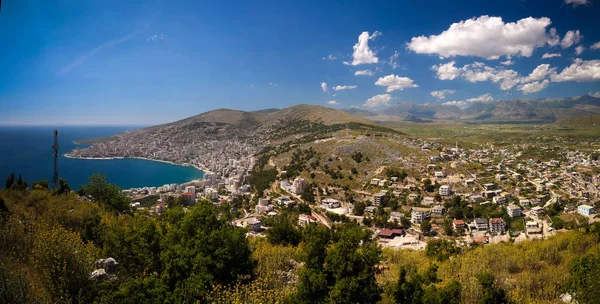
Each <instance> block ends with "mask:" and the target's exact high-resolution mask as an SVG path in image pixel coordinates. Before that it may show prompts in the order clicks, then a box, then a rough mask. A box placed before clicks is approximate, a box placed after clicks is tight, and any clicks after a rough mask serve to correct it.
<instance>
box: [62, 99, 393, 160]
mask: <svg viewBox="0 0 600 304" xmlns="http://www.w3.org/2000/svg"><path fill="white" fill-rule="evenodd" d="M342 129H355V130H358V129H365V130H372V131H373V130H377V131H385V132H391V133H396V134H397V133H398V132H397V131H393V130H391V129H386V128H383V127H379V126H376V125H375V124H374V123H373V122H371V121H369V120H366V119H364V118H361V117H358V116H354V115H352V114H348V113H345V112H343V111H340V110H336V109H331V108H326V107H321V106H310V105H298V106H293V107H289V108H286V109H282V110H275V109H268V110H265V111H256V112H244V111H237V110H230V109H218V110H214V111H210V112H206V113H202V114H199V115H196V116H192V117H188V118H185V119H182V120H179V121H175V122H171V123H167V124H163V125H158V126H152V127H148V128H143V129H139V130H135V131H130V132H126V133H122V134H118V135H115V136H112V137H109V138H101V139H95V140H94V139H93V140H89V141H87V142H86V143H91V144H93V145H92V146H90V147H88V148H84V149H76V150H73V151H71V152H70V153H68V154H67V156H69V157H76V158H111V157H137V158H148V159H154V160H162V161H169V162H173V163H177V164H190V165H194V166H197V167H201V168H208V169H209V170H219V168H221V167H222V166H225V165H226V164H228V163H229V160H230V159H236V160H239V161H246V162H248V163H251V162H252V161H251V157H252V156H253V155H255V154H257V153H258V152H259V151H262V150H263V149H264V148H265V147H268V146H270V145H279V144H282V143H284V142H286V141H289V140H296V139H298V138H304V140H305V141H306V140H310V139H311V138H315V139H317V138H321V137H326V134H328V133H331V132H335V131H339V130H342Z"/></svg>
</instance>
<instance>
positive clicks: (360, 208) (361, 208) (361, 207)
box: [352, 202, 367, 216]
mask: <svg viewBox="0 0 600 304" xmlns="http://www.w3.org/2000/svg"><path fill="white" fill-rule="evenodd" d="M366 207H367V206H366V205H365V203H363V202H356V204H354V209H353V210H352V213H354V215H358V216H362V215H363V214H365V208H366Z"/></svg>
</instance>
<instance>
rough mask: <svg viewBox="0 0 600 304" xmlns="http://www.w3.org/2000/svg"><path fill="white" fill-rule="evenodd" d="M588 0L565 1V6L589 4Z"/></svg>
mask: <svg viewBox="0 0 600 304" xmlns="http://www.w3.org/2000/svg"><path fill="white" fill-rule="evenodd" d="M589 3H590V0H565V4H573V7H577V6H579V5H586V4H589Z"/></svg>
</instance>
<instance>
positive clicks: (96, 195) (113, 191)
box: [63, 174, 131, 211]
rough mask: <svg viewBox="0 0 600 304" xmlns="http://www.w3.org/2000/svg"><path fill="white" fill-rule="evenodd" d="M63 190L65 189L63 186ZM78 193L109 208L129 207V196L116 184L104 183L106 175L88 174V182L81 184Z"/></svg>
mask: <svg viewBox="0 0 600 304" xmlns="http://www.w3.org/2000/svg"><path fill="white" fill-rule="evenodd" d="M63 190H66V189H65V188H63ZM80 195H83V196H87V197H89V198H91V200H92V201H94V202H97V203H99V204H101V205H103V206H105V207H106V208H108V209H110V210H115V211H126V210H130V209H131V208H130V206H129V204H130V200H129V198H127V196H125V194H123V192H122V191H121V188H119V187H118V186H117V185H114V184H108V183H106V175H102V174H94V175H92V176H90V177H89V182H88V184H86V185H83V186H81V190H80Z"/></svg>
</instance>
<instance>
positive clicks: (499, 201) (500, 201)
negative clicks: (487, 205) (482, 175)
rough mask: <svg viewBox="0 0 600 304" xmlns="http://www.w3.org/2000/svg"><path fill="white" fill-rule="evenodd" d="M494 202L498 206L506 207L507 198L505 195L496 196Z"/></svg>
mask: <svg viewBox="0 0 600 304" xmlns="http://www.w3.org/2000/svg"><path fill="white" fill-rule="evenodd" d="M492 201H493V202H494V204H496V205H504V204H506V196H504V195H498V196H494V197H493V198H492Z"/></svg>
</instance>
